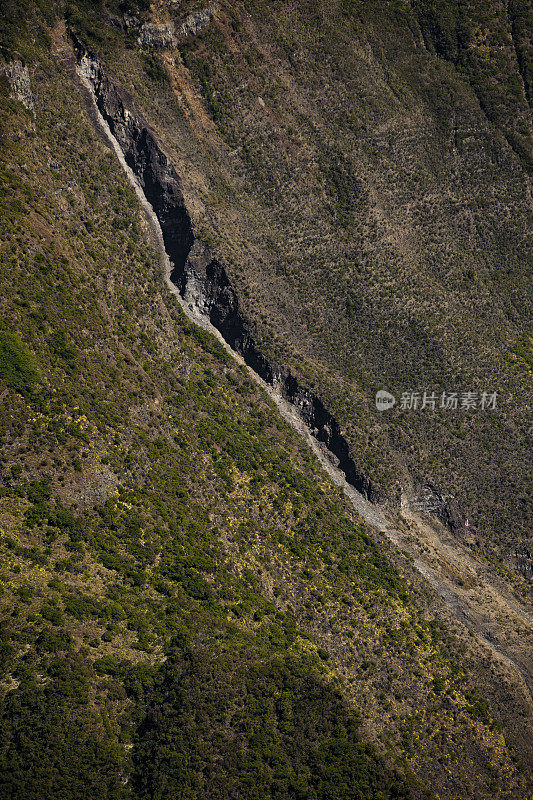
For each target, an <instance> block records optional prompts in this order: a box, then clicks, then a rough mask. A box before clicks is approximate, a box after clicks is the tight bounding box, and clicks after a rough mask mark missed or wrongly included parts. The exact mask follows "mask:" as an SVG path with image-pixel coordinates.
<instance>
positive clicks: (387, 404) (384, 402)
mask: <svg viewBox="0 0 533 800" xmlns="http://www.w3.org/2000/svg"><path fill="white" fill-rule="evenodd" d="M395 403H396V399H395V397H394V395H392V394H390V392H386V391H385V390H384V389H380V391H379V392H377V393H376V408H377V410H378V411H387V410H388V409H389V408H392V407H393V405H394V404H395Z"/></svg>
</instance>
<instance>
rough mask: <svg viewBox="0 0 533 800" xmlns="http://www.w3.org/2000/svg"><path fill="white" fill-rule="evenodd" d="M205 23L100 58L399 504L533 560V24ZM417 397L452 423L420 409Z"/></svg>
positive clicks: (254, 6)
mask: <svg viewBox="0 0 533 800" xmlns="http://www.w3.org/2000/svg"><path fill="white" fill-rule="evenodd" d="M197 7H198V5H197V4H196V5H195V4H182V5H180V7H179V10H176V11H173V7H172V6H166V5H165V4H158V5H157V6H156V7H154V11H153V14H152V17H151V19H152V22H151V23H150V25H149V26H148V25H147V24H146V23H145V24H144V27H143V24H142V23H141V20H140V19H137V22H136V23H135V25H134V27H133V28H129V33H128V36H127V37H126V40H127V41H128V42H129V44H130V48H129V49H126V48H124V47H123V46H122V44H121V42H122V41H123V40H122V39H121V37H120V36H118V35H117V34H115V35H114V36H113V37H112V38H110V39H107V38H106V40H105V41H100V42H95V44H96V46H97V48H99V49H100V50H101V51H102V54H103V55H106V56H107V60H108V63H109V64H110V65H112V69H113V71H114V72H115V74H116V75H117V77H118V78H119V84H120V85H121V86H122V87H123V88H124V89H126V90H127V91H128V92H131V94H132V95H133V96H134V97H135V98H136V100H137V102H138V103H139V105H140V108H141V110H142V111H143V113H144V116H145V117H146V118H147V119H148V120H149V122H150V125H152V126H153V128H154V129H155V130H156V131H157V133H158V134H159V137H160V140H161V141H162V143H163V145H164V147H165V149H166V151H167V152H168V154H169V156H170V157H171V159H172V161H173V163H174V164H175V165H176V168H177V169H178V172H179V174H180V176H181V177H182V179H183V183H184V192H185V196H186V197H187V199H188V204H189V206H190V208H191V214H192V217H193V222H194V225H195V227H196V228H197V229H198V230H199V232H200V233H201V234H202V236H203V238H205V239H207V240H208V241H210V242H212V243H213V244H216V253H217V257H218V258H219V259H220V260H221V261H222V263H223V264H224V265H225V268H226V270H227V272H228V275H229V279H230V281H231V283H232V285H233V286H234V287H235V290H236V292H237V295H238V297H239V301H240V304H241V308H242V309H243V310H244V312H245V313H246V316H247V318H248V319H249V320H250V321H251V322H252V323H253V325H254V326H255V329H256V330H255V332H254V335H255V339H256V341H257V342H259V343H260V344H261V349H262V350H263V351H265V352H266V353H267V355H268V357H269V360H270V361H272V362H278V363H280V364H283V365H284V366H285V367H286V368H290V369H291V370H292V372H293V374H295V375H296V377H297V379H298V380H299V383H300V384H301V385H303V386H306V387H307V388H310V389H312V390H316V391H317V392H318V394H319V396H320V398H321V400H322V402H323V403H324V405H325V406H326V407H327V408H328V409H329V410H330V411H331V412H332V413H333V414H334V415H335V417H336V418H337V419H338V420H339V422H340V424H341V427H342V429H343V430H345V432H346V435H347V438H348V441H349V443H350V447H351V452H352V457H353V458H354V460H355V461H356V463H357V467H358V471H359V473H361V474H364V475H365V476H366V477H367V479H368V481H371V482H372V483H373V485H374V486H376V491H378V492H379V493H380V494H381V495H382V496H386V497H388V499H389V502H391V503H398V502H399V496H400V492H403V493H404V494H407V495H411V494H414V495H420V496H422V495H423V494H424V487H425V490H426V491H427V489H428V488H429V489H432V491H433V506H434V507H435V508H436V510H437V513H440V512H442V513H441V516H445V517H447V518H449V517H450V515H449V514H448V515H447V514H446V511H445V510H443V509H442V500H441V499H440V498H442V497H443V496H444V497H450V496H451V497H453V498H455V504H456V506H457V508H458V511H456V513H455V514H454V515H453V519H454V529H455V532H456V533H457V534H458V536H460V537H461V538H466V540H467V543H468V544H470V545H471V546H473V547H476V548H481V549H482V550H483V551H484V552H485V554H486V555H487V556H489V557H492V558H494V557H495V558H501V557H503V558H507V557H509V556H512V555H514V551H515V549H521V548H527V547H528V546H529V548H530V549H531V542H530V539H529V536H530V531H531V517H530V504H529V502H528V496H529V492H528V487H527V473H528V459H527V448H526V441H527V422H526V419H527V412H528V408H529V402H530V396H531V384H530V379H531V376H530V368H529V366H528V361H527V359H528V358H529V356H528V352H529V350H530V341H529V338H528V327H527V326H528V324H529V322H530V314H529V309H530V302H529V298H530V285H531V284H530V275H529V274H528V265H529V264H530V263H531V250H530V245H529V241H530V237H529V236H528V235H527V233H526V231H527V230H528V229H530V225H531V191H530V178H529V166H528V164H530V162H531V141H532V140H531V112H530V109H529V106H528V103H527V100H526V94H525V92H526V86H527V69H528V68H527V67H525V66H524V65H525V64H527V63H529V62H528V60H527V59H528V58H529V53H530V51H529V50H528V48H527V46H526V44H527V42H526V39H525V34H523V35H518V34H517V33H516V29H517V25H518V26H520V25H521V26H522V27H521V28H520V30H527V7H524V8H523V9H520V8H519V4H515V6H513V8H514V11H513V10H512V9H511V8H510V10H509V12H508V11H507V10H506V9H505V8H504V7H503V6H502V5H501V4H499V3H494V4H492V3H489V4H484V5H483V9H482V10H480V9H479V4H471V5H466V6H464V7H463V6H462V5H461V7H459V6H458V5H457V6H456V4H454V3H441V4H434V5H431V4H424V3H418V4H414V5H413V7H411V5H410V4H409V3H396V4H393V3H378V4H372V3H370V4H369V3H364V4H360V3H344V4H331V3H330V4H324V6H321V5H320V4H309V5H308V4H305V3H295V4H286V3H283V4H275V3H274V4H270V3H269V4H268V5H262V4H261V3H251V4H247V5H245V6H242V7H239V6H235V5H234V4H232V5H231V8H230V7H229V6H225V5H224V4H220V5H219V6H218V7H217V8H218V10H217V12H216V14H214V15H212V16H211V18H210V19H208V20H207V21H206V20H204V22H203V23H202V24H201V25H199V28H198V30H197V35H196V36H193V35H191V34H190V33H189V34H188V35H185V34H180V33H179V30H180V28H179V21H180V20H182V19H186V18H187V13H188V11H189V10H190V11H191V12H194V11H195V9H196V8H197ZM193 18H194V14H193ZM520 20H521V22H520ZM112 21H113V24H115V26H118V23H119V21H118V18H115V17H113V20H112ZM187 30H188V29H187ZM169 31H174V34H172V35H170V33H169ZM513 31H515V33H513ZM165 37H166V38H165ZM88 43H89V44H90V43H91V39H90V35H89V39H88ZM520 43H521V44H520ZM523 75H525V76H526V78H525V79H524V78H523V77H522V76H523ZM524 80H526V83H524ZM200 94H201V95H203V98H202V97H200ZM381 388H386V389H388V390H389V391H391V392H392V393H393V394H394V395H395V397H396V399H397V404H396V406H395V408H394V409H392V410H391V411H390V412H388V413H386V414H379V413H378V412H377V411H376V409H375V406H374V395H375V393H376V391H377V390H378V389H381ZM468 391H471V392H474V393H475V395H476V398H475V399H476V405H477V408H476V409H470V410H467V409H465V408H461V403H462V395H463V394H464V393H466V392H468ZM411 392H415V393H418V395H419V405H421V404H422V398H423V394H424V392H427V393H428V395H429V397H430V398H433V401H434V402H436V409H435V410H434V411H433V410H432V403H430V404H429V405H428V406H427V407H426V408H425V409H424V410H421V409H420V408H419V409H418V410H411V409H402V408H400V399H401V396H402V394H403V393H411ZM443 392H445V393H446V394H447V395H449V394H451V393H454V392H456V393H457V395H458V401H459V408H458V410H457V411H455V412H454V411H453V410H449V409H441V408H440V403H441V396H442V393H443ZM484 392H486V393H488V394H489V395H490V394H493V393H494V392H496V393H497V396H498V397H497V406H496V409H495V410H485V411H483V410H482V409H481V408H480V405H481V398H482V395H483V393H484ZM517 398H520V399H519V400H518V399H517ZM433 401H432V402H433ZM515 509H518V511H519V513H518V514H515V513H514V511H515ZM467 523H468V524H467Z"/></svg>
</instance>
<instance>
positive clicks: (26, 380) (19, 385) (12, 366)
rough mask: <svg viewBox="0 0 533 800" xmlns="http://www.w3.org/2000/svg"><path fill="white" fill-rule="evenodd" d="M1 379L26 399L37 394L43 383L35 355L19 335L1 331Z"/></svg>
mask: <svg viewBox="0 0 533 800" xmlns="http://www.w3.org/2000/svg"><path fill="white" fill-rule="evenodd" d="M0 378H1V379H2V380H3V381H4V383H6V384H7V385H8V386H9V388H10V389H13V390H14V391H15V392H18V393H19V394H21V395H22V396H23V397H24V398H26V399H31V398H32V397H33V396H34V395H35V394H36V392H37V390H38V388H39V387H40V385H41V382H42V374H41V370H40V368H39V365H38V363H37V359H36V358H35V355H34V354H33V353H31V352H30V350H28V348H27V347H26V345H25V344H24V343H23V342H22V340H21V339H20V337H19V336H18V335H17V334H14V333H8V332H6V331H0Z"/></svg>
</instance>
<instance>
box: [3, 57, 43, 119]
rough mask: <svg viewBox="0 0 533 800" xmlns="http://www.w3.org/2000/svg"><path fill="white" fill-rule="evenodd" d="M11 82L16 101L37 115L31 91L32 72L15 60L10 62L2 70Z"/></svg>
mask: <svg viewBox="0 0 533 800" xmlns="http://www.w3.org/2000/svg"><path fill="white" fill-rule="evenodd" d="M2 71H3V72H4V73H5V75H6V76H7V79H8V81H9V85H10V86H11V93H12V96H13V97H14V98H15V100H18V101H19V102H20V103H22V105H23V106H24V108H27V109H28V111H31V112H32V114H35V106H34V103H33V94H32V90H31V81H30V71H29V69H28V67H27V66H26V65H25V64H23V63H22V61H19V60H18V59H15V60H14V61H9V62H8V63H7V64H5V65H4V67H3V70H2Z"/></svg>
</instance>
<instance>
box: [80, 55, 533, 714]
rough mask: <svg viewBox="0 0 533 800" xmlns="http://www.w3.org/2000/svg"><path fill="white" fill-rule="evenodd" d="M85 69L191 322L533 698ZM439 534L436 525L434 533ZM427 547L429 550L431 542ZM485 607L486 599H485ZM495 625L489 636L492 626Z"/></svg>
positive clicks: (134, 130) (118, 101)
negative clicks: (272, 358) (278, 354)
mask: <svg viewBox="0 0 533 800" xmlns="http://www.w3.org/2000/svg"><path fill="white" fill-rule="evenodd" d="M76 50H77V74H78V76H79V79H80V81H81V83H82V85H83V86H84V87H85V89H86V90H87V92H88V94H89V96H90V103H92V109H93V112H94V113H93V114H92V116H93V119H94V121H95V124H96V125H97V126H98V127H99V129H100V132H103V134H104V135H105V138H106V140H107V141H108V143H109V145H110V146H111V147H112V149H113V151H114V153H115V155H116V156H117V158H118V160H119V162H120V164H121V166H122V168H123V169H124V171H125V173H126V175H127V177H128V179H129V181H130V183H131V185H132V186H133V188H134V190H135V192H136V195H137V197H138V199H139V201H140V203H141V206H142V208H143V211H144V213H145V215H146V218H147V220H148V222H149V225H150V228H151V230H152V233H153V236H154V240H155V242H156V243H157V248H158V252H159V256H160V263H161V269H162V272H163V275H164V279H165V282H166V285H167V287H168V289H169V290H170V292H172V294H173V295H174V296H175V297H176V298H177V300H178V302H179V303H180V305H181V307H182V309H183V311H184V313H185V314H186V316H187V317H188V318H189V320H190V321H191V322H193V323H194V324H196V325H199V326H201V327H202V328H204V329H205V330H207V331H209V332H210V333H212V334H213V335H214V336H216V337H217V339H218V340H219V341H220V342H221V343H222V344H223V346H224V347H225V348H226V350H227V351H228V353H230V354H231V356H232V357H233V358H234V359H235V360H236V361H237V362H238V363H239V364H243V365H245V366H246V367H247V369H248V371H249V373H250V375H251V377H252V378H253V379H254V380H255V381H256V382H257V383H258V384H259V385H260V386H261V387H262V388H263V389H264V390H265V391H266V392H267V393H268V394H269V396H270V397H271V398H272V400H273V401H274V402H275V404H276V405H277V407H278V409H279V411H280V413H281V414H282V416H283V417H284V419H285V420H286V421H287V422H289V423H290V424H291V425H292V426H293V427H294V428H295V429H296V430H297V431H298V433H299V434H300V435H301V436H302V437H303V438H304V439H305V441H306V442H307V444H308V445H309V446H310V447H311V448H312V450H313V452H314V453H315V455H316V456H317V458H318V459H319V461H320V463H321V465H322V466H323V468H324V469H325V470H326V471H327V473H328V474H329V476H330V478H331V479H332V480H333V482H334V483H335V484H336V485H337V486H339V487H340V488H342V489H343V491H344V493H345V494H346V496H347V497H348V499H349V501H350V502H351V504H352V505H353V507H354V508H355V510H356V511H357V513H358V514H360V515H361V517H363V519H364V520H365V521H366V522H367V523H368V524H369V525H370V526H372V527H373V528H374V529H376V530H377V531H379V532H380V533H382V534H383V535H385V536H386V537H387V538H388V539H389V540H390V541H391V542H392V543H393V544H394V545H395V546H397V547H400V548H401V549H402V550H403V551H404V552H405V553H406V554H407V555H409V556H410V557H411V560H412V562H413V566H414V567H415V569H416V570H417V571H418V573H419V574H420V575H421V576H423V578H424V579H425V580H426V581H427V582H428V583H429V584H430V585H431V586H432V587H433V589H434V590H435V591H436V592H437V593H438V594H439V595H440V596H441V598H442V599H443V601H444V603H445V604H446V606H447V608H448V609H449V610H450V611H451V612H452V614H453V615H454V616H455V618H456V619H458V620H459V622H460V623H461V624H462V625H464V626H465V627H466V628H467V629H469V630H470V631H472V632H473V633H474V634H475V635H476V637H477V639H478V641H479V642H481V643H482V644H483V646H484V647H486V648H488V649H489V650H490V652H491V653H492V654H493V655H495V656H496V657H497V658H499V659H500V661H501V662H502V663H503V664H505V665H507V666H508V667H511V668H512V670H513V671H514V672H515V674H516V678H517V680H518V682H519V683H520V684H521V685H522V686H523V690H524V694H525V696H526V697H527V698H528V699H529V700H531V697H532V694H531V692H532V687H533V681H532V669H531V665H530V664H529V663H528V662H527V658H526V659H522V658H520V659H517V657H516V655H515V653H514V651H513V652H512V651H511V650H510V648H509V647H508V646H507V645H506V642H505V639H504V635H503V634H502V636H501V637H499V636H498V635H497V633H495V632H497V630H498V621H497V618H496V616H495V615H493V617H491V616H490V613H489V612H488V611H487V609H485V608H484V607H483V606H484V601H483V597H481V600H480V601H479V603H477V601H474V600H472V598H471V597H470V596H469V595H468V594H467V593H465V592H462V593H461V592H460V591H459V590H458V589H457V587H455V586H454V582H453V580H452V579H449V578H448V577H447V576H446V574H445V571H443V572H441V571H439V570H436V569H435V566H434V560H435V559H433V562H432V561H431V560H430V559H429V558H425V557H424V554H423V552H422V551H421V549H420V548H419V547H418V546H417V541H418V539H419V538H420V540H421V541H422V540H423V537H424V530H425V529H426V528H427V527H428V523H427V522H426V521H425V520H421V519H418V517H417V515H416V514H415V513H414V512H412V510H410V509H407V511H408V513H407V514H406V515H405V519H406V520H407V521H408V522H409V525H410V526H411V528H412V529H413V531H414V535H412V536H411V537H410V536H408V535H406V533H405V532H400V531H399V530H397V529H396V528H395V526H394V525H393V524H392V523H391V522H390V521H389V519H388V516H389V512H388V511H387V510H386V508H384V507H383V506H380V505H377V501H379V499H380V494H379V490H378V488H377V487H376V486H375V485H374V484H373V483H372V481H371V480H369V479H368V478H367V477H366V476H365V475H363V474H362V473H361V472H360V470H359V469H358V468H357V466H356V464H355V462H354V460H353V458H352V457H351V455H350V450H349V446H348V443H347V442H346V440H345V439H344V438H343V437H342V435H341V431H340V426H339V424H338V422H337V421H336V420H335V418H334V417H333V415H332V414H330V413H329V412H328V411H327V409H326V408H325V407H324V405H323V404H322V402H321V400H320V399H319V398H318V397H316V396H315V395H314V394H313V393H311V392H310V391H309V390H307V389H305V388H304V387H301V386H300V385H299V384H298V381H297V380H296V378H295V377H294V376H293V375H292V374H291V372H290V370H288V369H284V368H280V367H277V366H273V365H271V364H270V363H269V361H268V360H267V358H266V357H265V356H264V355H263V354H262V353H261V352H260V350H259V349H258V347H257V345H256V343H255V341H254V338H253V335H252V326H251V325H250V324H249V322H248V321H247V320H246V318H245V316H244V314H243V313H242V310H241V308H240V305H239V301H238V297H237V295H236V292H235V290H234V289H233V287H232V286H231V283H230V280H229V278H228V275H227V273H226V271H225V269H224V267H223V265H222V264H221V263H220V262H219V260H218V259H217V258H216V256H215V255H214V254H213V252H212V250H211V248H210V247H209V246H208V245H207V244H205V243H204V242H201V241H199V240H198V239H197V238H196V237H195V235H194V231H193V226H192V223H191V220H190V217H189V214H188V211H187V208H186V206H185V201H184V198H183V194H182V192H181V188H180V182H179V178H178V175H177V174H176V171H175V169H174V167H173V165H172V164H171V163H170V161H169V160H168V158H167V156H166V155H165V154H164V153H163V152H162V151H161V149H160V148H159V146H158V144H157V141H156V139H155V137H154V135H153V133H152V132H151V130H150V129H149V127H148V126H147V124H146V123H145V122H144V121H143V119H142V117H141V116H140V115H135V114H134V113H133V112H132V111H131V109H130V108H129V107H128V106H127V103H126V99H125V96H124V94H123V93H122V92H120V90H119V89H118V88H117V87H116V86H114V85H113V84H112V83H111V82H110V81H109V79H108V78H107V77H106V75H105V73H104V71H103V70H102V68H101V66H100V64H99V63H98V61H97V60H96V59H95V58H94V57H92V56H91V55H89V54H88V53H87V52H85V51H84V50H83V49H82V48H81V47H79V46H78V45H77V46H76ZM431 533H432V534H435V531H434V530H433V529H432V530H431ZM433 539H434V542H435V541H436V542H437V544H436V545H435V553H436V555H437V561H438V560H440V559H442V560H444V561H445V560H446V552H445V551H446V547H445V545H442V547H440V548H439V540H438V534H435V535H434V536H433ZM426 549H427V548H426ZM495 593H496V595H497V597H496V602H497V603H499V604H500V605H501V607H502V609H503V612H504V613H505V615H506V616H509V614H511V613H512V614H513V615H514V616H515V617H518V616H520V618H522V621H524V616H525V619H526V620H527V622H528V624H529V626H530V627H531V618H530V617H529V616H528V615H527V613H526V612H525V611H524V610H523V609H520V613H519V614H518V613H517V612H516V611H515V610H514V609H513V605H512V603H511V602H509V600H508V599H507V597H505V596H504V595H503V594H502V593H497V592H496V589H495V588H494V586H493V585H492V584H490V583H489V584H487V595H486V596H487V597H488V598H489V599H491V600H492V599H493V596H494V595H495ZM476 603H477V604H476ZM489 630H490V632H488V631H489Z"/></svg>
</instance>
